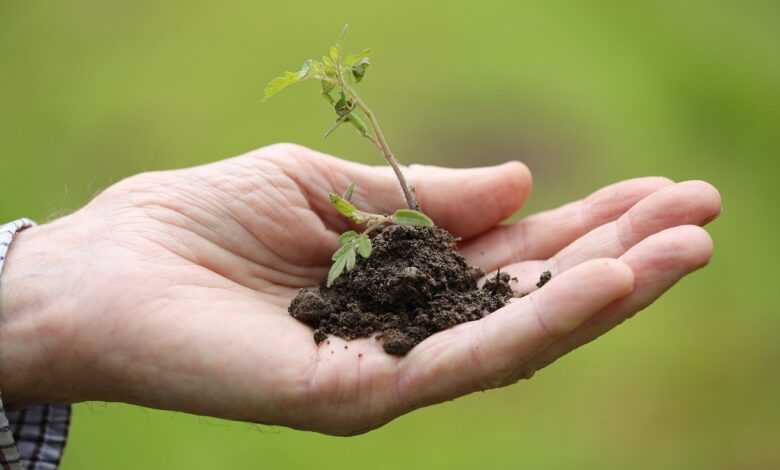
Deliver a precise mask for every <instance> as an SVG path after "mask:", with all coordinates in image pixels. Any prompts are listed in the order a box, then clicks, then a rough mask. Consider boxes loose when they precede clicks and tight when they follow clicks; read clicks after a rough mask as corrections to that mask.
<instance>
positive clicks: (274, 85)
mask: <svg viewBox="0 0 780 470" xmlns="http://www.w3.org/2000/svg"><path fill="white" fill-rule="evenodd" d="M311 63H312V62H311V60H307V61H306V62H304V63H303V65H302V66H301V69H300V70H298V71H297V72H284V74H283V75H281V76H279V77H276V78H274V79H273V80H271V81H270V82H268V85H266V87H265V90H264V93H263V95H264V96H263V101H266V100H268V98H270V97H272V96H274V95H275V94H277V93H279V92H280V91H282V90H284V89H285V88H287V87H288V86H290V85H293V84H295V83H298V82H300V81H301V80H305V79H306V78H308V75H309V70H310V69H311Z"/></svg>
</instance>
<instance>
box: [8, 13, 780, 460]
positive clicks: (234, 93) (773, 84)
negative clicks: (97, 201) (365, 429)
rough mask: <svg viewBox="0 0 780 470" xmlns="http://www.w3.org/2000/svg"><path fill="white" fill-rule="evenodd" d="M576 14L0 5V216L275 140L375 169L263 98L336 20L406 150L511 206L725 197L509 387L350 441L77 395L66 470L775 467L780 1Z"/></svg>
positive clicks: (323, 115)
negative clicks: (497, 184)
mask: <svg viewBox="0 0 780 470" xmlns="http://www.w3.org/2000/svg"><path fill="white" fill-rule="evenodd" d="M585 3H586V2H558V1H546V2H539V3H530V2H525V1H519V0H514V1H505V2H504V1H498V0H481V1H479V2H474V1H456V0H451V1H445V2H425V1H419V0H414V1H409V0H394V1H388V2H368V1H357V0H355V1H340V0H333V1H330V2H261V1H234V2H216V1H209V2H203V1H184V0H176V1H171V0H169V1H165V2H157V1H147V0H143V1H142V0H137V1H133V2H113V1H108V2H107V1H97V0H90V1H70V2H53V1H50V2H44V1H11V0H5V1H3V2H0V105H1V106H2V111H1V112H0V154H1V155H2V156H0V162H1V163H0V170H1V171H2V174H3V185H4V186H5V192H4V193H3V194H2V195H0V219H1V220H8V219H12V218H15V217H19V216H30V217H34V218H37V219H39V220H47V219H50V218H52V217H56V216H57V215H58V214H62V213H65V212H67V211H70V210H73V209H75V208H77V207H79V206H80V205H82V204H84V203H85V202H86V201H87V200H89V199H90V197H91V196H92V195H93V194H95V193H96V192H97V191H99V190H100V189H102V188H104V187H106V186H107V185H110V184H111V183H112V182H115V181H117V180H118V179H121V178H123V177H125V176H128V175H131V174H133V173H136V172H140V171H144V170H151V169H165V168H173V167H181V166H189V165H196V164H200V163H204V162H210V161H214V160H217V159H220V158H223V157H228V156H232V155H236V154H239V153H242V152H245V151H248V150H250V149H253V148H256V147H259V146H262V145H266V144H269V143H273V142H278V141H293V142H297V143H301V144H305V145H308V146H311V147H314V148H317V149H320V150H323V151H326V152H329V153H333V154H336V155H339V156H342V157H344V158H349V159H354V160H358V161H364V162H373V163H378V162H379V160H377V156H376V155H375V154H374V151H373V149H372V148H371V147H369V146H368V145H367V144H366V143H365V142H364V141H362V140H360V139H358V138H355V137H354V135H353V134H352V133H351V132H348V131H346V130H340V131H339V132H337V133H336V134H335V135H334V136H332V138H330V139H329V140H327V141H324V140H323V139H322V133H323V131H324V129H325V128H326V127H327V125H328V124H329V123H330V122H331V120H332V118H333V115H332V113H331V111H330V110H329V109H327V107H326V106H325V105H324V103H323V102H322V101H321V100H320V99H319V98H318V97H317V87H316V85H315V84H305V85H302V86H299V87H297V88H296V89H292V90H290V91H289V92H286V93H284V94H283V95H280V96H279V97H278V98H275V99H274V100H272V101H270V102H269V103H267V104H261V103H260V97H261V95H262V88H263V86H264V84H265V82H266V81H267V80H268V79H270V78H271V77H273V76H274V75H275V74H276V73H278V72H280V71H282V70H284V69H292V68H295V67H297V66H299V65H300V63H301V62H302V60H303V59H305V58H307V57H312V56H317V55H320V54H322V53H323V51H324V50H325V48H326V47H327V46H328V45H329V44H330V43H331V42H332V41H333V40H334V38H335V37H336V35H337V34H338V32H339V30H340V28H341V25H342V24H344V23H349V24H350V25H351V31H350V35H349V38H348V43H349V44H351V45H352V46H353V48H354V49H355V50H359V49H361V48H363V47H372V48H373V49H374V51H375V54H374V65H373V66H372V67H371V69H370V70H369V75H368V78H367V80H366V81H365V83H364V84H363V85H362V90H363V95H364V98H365V99H366V100H367V101H369V102H370V103H372V104H373V107H374V109H375V110H376V111H377V112H378V114H379V116H380V117H381V118H382V121H383V123H384V127H385V131H386V133H387V134H388V138H389V139H390V141H391V142H392V143H393V145H394V146H395V148H396V152H397V154H398V155H399V156H400V157H401V158H402V160H405V161H407V162H409V161H416V162H420V163H432V164H445V165H451V166H472V165H483V164H491V163H498V162H502V161H505V160H508V159H521V160H524V161H525V162H526V163H527V164H528V165H529V166H530V167H531V169H532V171H533V172H534V174H535V194H534V195H533V197H532V200H531V202H530V203H529V204H528V206H527V207H526V208H525V209H524V210H523V213H529V212H533V211H536V210H540V209H544V208H549V207H553V206H555V205H558V204H561V203H563V202H565V201H568V200H571V199H573V198H578V197H581V196H583V195H585V194H587V193H588V192H590V191H592V190H593V189H596V188H598V187H601V186H603V185H605V184H608V183H610V182H613V181H616V180H620V179H623V178H628V177H633V176H639V175H665V176H668V177H671V178H674V179H677V180H684V179H692V178H697V179H698V178H700V179H706V180H708V181H710V182H712V183H714V184H715V185H716V186H717V187H718V188H719V189H720V190H721V192H722V194H723V200H724V213H723V215H722V217H721V219H720V220H719V221H717V222H716V223H714V224H713V225H712V226H711V233H712V234H713V237H714V239H715V242H716V255H715V257H714V259H713V261H712V263H711V265H710V266H709V267H708V268H707V269H705V270H703V271H701V272H698V273H696V274H695V275H693V276H691V277H690V278H689V279H686V280H685V282H683V283H682V284H681V285H679V286H677V287H676V288H675V289H673V291H671V293H670V294H668V295H667V296H666V297H664V298H663V299H662V300H660V301H659V302H657V303H656V304H655V305H654V306H652V307H651V308H649V309H647V310H646V311H645V312H644V313H643V314H642V315H640V316H638V317H637V318H635V319H634V320H632V321H630V322H628V323H627V324H625V325H623V326H621V327H620V328H618V329H617V330H616V331H614V332H612V333H611V334H609V335H608V336H607V337H604V338H602V339H601V340H599V341H597V342H596V343H593V344H590V345H588V346H587V347H584V348H582V349H581V350H579V351H578V352H577V353H576V354H573V355H571V356H569V357H567V358H565V359H563V360H561V361H560V362H559V363H557V364H555V365H554V366H553V367H551V368H550V369H547V370H545V371H543V372H541V373H539V374H538V375H537V376H536V377H535V378H534V380H532V381H530V382H525V383H520V384H518V385H516V386H513V387H510V388H507V389H503V390H498V391H491V392H488V393H482V394H478V395H476V396H471V397H468V398H465V399H461V400H457V401H455V402H451V403H447V404H443V405H440V406H435V407H432V408H428V409H425V410H421V411H418V412H415V413H412V414H411V415H408V416H405V417H402V418H400V419H398V420H397V421H395V422H393V423H391V424H389V425H387V426H385V427H384V428H382V429H380V430H377V431H374V432H371V433H369V434H367V435H363V436H359V437H354V438H346V439H345V438H333V437H327V436H322V435H317V434H312V433H303V432H297V431H293V430H288V429H282V428H274V427H268V426H253V425H249V424H242V423H231V422H225V421H220V420H216V419H210V418H200V417H194V416H188V415H182V414H176V413H168V412H161V411H155V410H148V409H141V408H136V407H131V406H126V405H118V404H102V403H87V404H80V405H77V406H76V407H75V416H74V421H73V427H72V434H71V440H70V443H69V446H68V449H67V453H66V456H65V459H64V463H63V466H62V468H63V469H65V470H76V469H105V468H111V469H117V470H119V469H139V468H166V469H185V468H186V469H194V468H204V469H205V468H240V469H244V468H246V469H252V468H263V469H265V468H291V469H293V468H315V467H316V468H320V469H328V468H338V469H340V470H349V469H353V468H354V469H358V468H372V469H377V470H380V469H396V468H409V469H416V468H421V469H439V468H442V469H445V468H446V469H449V470H455V469H472V468H485V469H513V468H546V469H558V468H561V469H563V468H566V469H568V468H598V469H624V468H634V469H657V468H664V469H678V468H679V469H693V468H697V469H699V468H701V469H745V468H751V469H752V468H755V469H769V468H780V378H779V377H778V372H779V371H780V312H778V303H780V302H778V300H779V299H780V296H779V295H778V287H777V271H776V269H777V261H778V253H777V245H776V240H777V230H778V209H777V207H778V202H777V196H778V195H779V194H780V192H778V189H777V187H778V182H777V178H778V176H780V173H779V171H778V170H780V163H779V160H778V150H780V143H778V140H779V139H780V27H778V25H779V24H780V3H778V2H772V1H753V2H736V1H726V0H723V1H712V0H710V1H699V0H692V1H685V2H680V1H676V0H668V1H656V2H622V1H612V2H593V3H592V4H591V5H588V6H586V5H585ZM521 215H522V214H521Z"/></svg>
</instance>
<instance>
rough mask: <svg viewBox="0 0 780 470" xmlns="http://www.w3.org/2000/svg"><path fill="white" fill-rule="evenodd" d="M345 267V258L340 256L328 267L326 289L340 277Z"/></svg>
mask: <svg viewBox="0 0 780 470" xmlns="http://www.w3.org/2000/svg"><path fill="white" fill-rule="evenodd" d="M353 253H354V252H353ZM346 266H347V258H346V256H341V257H339V258H336V260H335V262H334V263H333V266H331V267H330V271H329V272H328V282H327V284H326V285H327V286H328V287H330V286H332V285H333V281H335V280H336V278H338V277H339V276H341V273H343V272H344V268H345V267H346Z"/></svg>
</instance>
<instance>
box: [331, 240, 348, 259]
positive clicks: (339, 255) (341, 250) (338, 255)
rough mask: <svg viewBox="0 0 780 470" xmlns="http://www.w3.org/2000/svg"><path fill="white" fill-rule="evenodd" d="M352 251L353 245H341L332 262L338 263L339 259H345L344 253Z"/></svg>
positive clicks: (332, 257)
mask: <svg viewBox="0 0 780 470" xmlns="http://www.w3.org/2000/svg"><path fill="white" fill-rule="evenodd" d="M351 249H352V243H346V244H344V245H341V246H340V247H339V249H338V250H336V252H335V253H333V256H331V257H330V259H331V260H333V261H336V260H337V259H339V258H342V257H344V253H346V252H347V251H349V250H351Z"/></svg>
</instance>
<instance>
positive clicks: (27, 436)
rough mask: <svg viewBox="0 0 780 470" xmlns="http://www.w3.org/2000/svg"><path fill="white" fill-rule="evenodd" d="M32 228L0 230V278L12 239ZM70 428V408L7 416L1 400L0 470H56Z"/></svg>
mask: <svg viewBox="0 0 780 470" xmlns="http://www.w3.org/2000/svg"><path fill="white" fill-rule="evenodd" d="M33 225H34V223H33V222H32V221H30V220H27V219H22V220H18V221H16V222H12V223H10V224H7V225H3V226H2V227H0V274H2V272H3V265H4V264H5V256H6V253H7V252H8V249H9V248H10V246H11V242H12V241H13V237H14V235H16V233H18V232H19V231H21V230H24V229H26V228H28V227H31V226H33ZM1 313H2V312H0V314H1ZM69 425H70V405H37V406H31V407H27V408H22V409H19V410H8V411H7V412H6V411H5V410H4V408H3V401H2V396H0V468H1V469H2V470H23V469H27V470H56V468H57V467H58V466H59V464H60V459H61V458H62V452H63V451H64V450H65V441H66V440H67V437H68V427H69Z"/></svg>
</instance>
